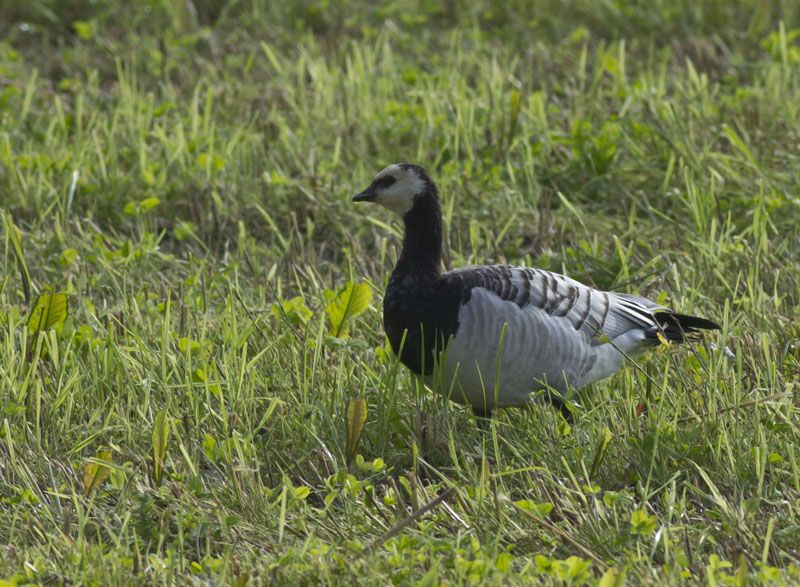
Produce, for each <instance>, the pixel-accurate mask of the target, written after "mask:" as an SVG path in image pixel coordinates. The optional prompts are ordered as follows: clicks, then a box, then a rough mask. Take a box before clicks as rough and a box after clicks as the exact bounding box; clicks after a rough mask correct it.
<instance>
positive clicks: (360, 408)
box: [347, 397, 367, 462]
mask: <svg viewBox="0 0 800 587" xmlns="http://www.w3.org/2000/svg"><path fill="white" fill-rule="evenodd" d="M366 421H367V400H365V399H364V398H361V397H360V398H357V399H354V400H350V404H349V405H348V406H347V461H348V462H350V460H352V458H353V457H354V456H355V454H356V450H357V449H358V441H359V440H360V439H361V433H362V432H363V431H364V424H365V423H366Z"/></svg>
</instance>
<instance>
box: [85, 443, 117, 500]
mask: <svg viewBox="0 0 800 587" xmlns="http://www.w3.org/2000/svg"><path fill="white" fill-rule="evenodd" d="M111 461H112V453H111V451H110V450H101V451H98V453H97V455H96V456H95V457H94V459H91V460H89V461H87V462H86V464H85V465H84V466H83V494H84V495H89V494H90V493H91V492H92V491H93V490H94V489H97V488H98V487H100V486H101V485H102V484H103V482H104V481H105V480H106V479H108V476H109V475H110V474H111V468H110V467H109V466H108V465H104V464H103V463H104V462H106V463H110V462H111Z"/></svg>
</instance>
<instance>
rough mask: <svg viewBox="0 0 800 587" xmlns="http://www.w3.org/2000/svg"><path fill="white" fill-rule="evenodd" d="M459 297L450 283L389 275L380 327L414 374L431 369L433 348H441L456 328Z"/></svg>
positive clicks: (460, 296) (457, 290) (459, 294)
mask: <svg viewBox="0 0 800 587" xmlns="http://www.w3.org/2000/svg"><path fill="white" fill-rule="evenodd" d="M426 281H427V280H426ZM462 299H463V295H462V292H461V291H460V288H457V287H454V284H453V283H452V282H448V281H445V280H437V281H435V282H433V283H431V282H427V283H426V282H420V280H419V279H415V276H412V275H408V274H406V275H392V277H391V279H390V280H389V286H388V287H387V289H386V296H385V297H384V299H383V327H384V329H385V330H386V335H387V336H388V337H389V344H391V345H392V350H393V351H394V352H395V354H398V355H399V356H400V360H401V361H402V362H403V364H404V365H406V366H407V367H408V368H409V369H411V370H412V371H413V372H414V373H423V372H424V373H425V374H430V373H431V372H432V371H433V365H434V360H433V357H434V349H439V350H440V349H442V348H444V344H445V343H446V342H447V341H448V340H449V338H450V337H451V336H455V334H456V331H457V330H458V310H459V308H460V306H461V303H462ZM404 334H405V341H404V340H403V336H404ZM401 346H402V352H400V349H401Z"/></svg>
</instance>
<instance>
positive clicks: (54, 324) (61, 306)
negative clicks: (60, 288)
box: [28, 288, 68, 336]
mask: <svg viewBox="0 0 800 587" xmlns="http://www.w3.org/2000/svg"><path fill="white" fill-rule="evenodd" d="M67 314H68V312H67V294H65V293H63V292H59V293H53V290H52V289H49V288H46V289H45V290H44V291H43V292H42V293H41V294H40V295H39V297H38V298H36V303H35V304H34V306H33V310H31V315H30V317H29V318H28V332H29V333H30V334H31V335H32V336H35V335H37V334H39V333H40V332H45V331H47V330H51V329H53V328H56V329H58V328H60V327H61V325H62V324H64V321H65V320H66V319H67Z"/></svg>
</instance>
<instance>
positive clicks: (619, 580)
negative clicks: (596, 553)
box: [597, 567, 625, 587]
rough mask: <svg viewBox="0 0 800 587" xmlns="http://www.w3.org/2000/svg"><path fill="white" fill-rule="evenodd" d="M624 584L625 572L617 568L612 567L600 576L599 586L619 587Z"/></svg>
mask: <svg viewBox="0 0 800 587" xmlns="http://www.w3.org/2000/svg"><path fill="white" fill-rule="evenodd" d="M624 584H625V572H624V571H623V572H622V573H620V572H619V571H618V570H617V569H616V568H614V567H611V568H610V569H608V570H607V571H606V572H605V574H603V576H602V577H600V581H599V582H598V583H597V587H617V586H619V585H624Z"/></svg>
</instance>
